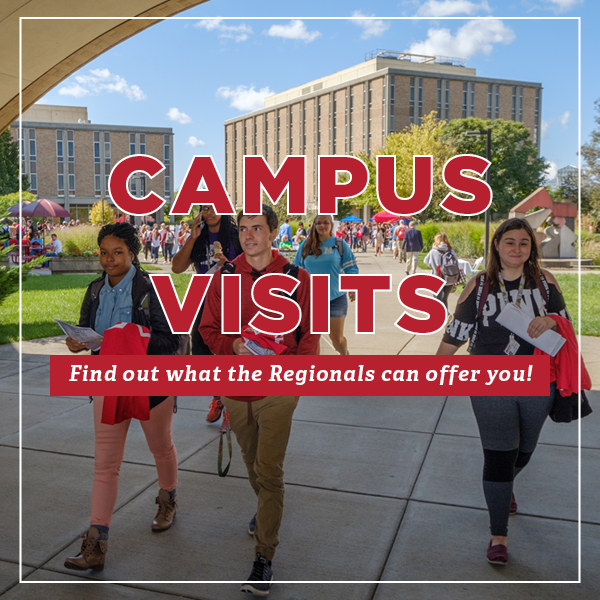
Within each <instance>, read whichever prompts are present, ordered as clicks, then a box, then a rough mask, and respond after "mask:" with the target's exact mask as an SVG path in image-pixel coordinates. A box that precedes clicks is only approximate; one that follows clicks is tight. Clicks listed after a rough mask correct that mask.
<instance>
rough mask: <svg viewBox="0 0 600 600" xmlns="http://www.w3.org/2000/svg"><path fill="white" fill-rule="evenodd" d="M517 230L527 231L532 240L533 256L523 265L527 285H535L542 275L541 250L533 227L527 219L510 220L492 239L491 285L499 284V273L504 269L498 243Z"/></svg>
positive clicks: (489, 268) (489, 272)
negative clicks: (510, 232)
mask: <svg viewBox="0 0 600 600" xmlns="http://www.w3.org/2000/svg"><path fill="white" fill-rule="evenodd" d="M516 229H523V230H524V231H526V232H527V235H529V239H530V240H531V254H530V255H529V258H528V259H527V260H526V261H525V264H524V265H523V273H525V279H526V281H527V283H529V284H532V285H535V284H536V282H537V281H539V279H540V277H541V275H542V268H541V266H540V249H539V247H538V243H537V238H536V237H535V233H534V231H533V229H532V228H531V225H530V224H529V223H528V222H527V221H526V220H525V219H508V220H507V221H504V223H502V224H501V225H500V227H498V229H496V231H495V233H494V236H493V237H492V241H491V242H490V254H489V258H488V266H487V269H486V273H487V276H488V277H489V280H490V284H491V285H494V284H496V283H499V278H498V273H500V270H501V268H502V265H501V263H500V254H499V253H498V250H497V249H496V243H498V244H499V243H500V240H501V239H502V236H503V235H504V234H505V233H508V232H509V231H514V230H516Z"/></svg>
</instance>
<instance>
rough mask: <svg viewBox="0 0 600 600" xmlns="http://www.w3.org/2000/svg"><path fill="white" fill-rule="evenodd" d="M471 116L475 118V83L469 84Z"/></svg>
mask: <svg viewBox="0 0 600 600" xmlns="http://www.w3.org/2000/svg"><path fill="white" fill-rule="evenodd" d="M471 116H472V117H474V116H475V82H474V81H473V82H471Z"/></svg>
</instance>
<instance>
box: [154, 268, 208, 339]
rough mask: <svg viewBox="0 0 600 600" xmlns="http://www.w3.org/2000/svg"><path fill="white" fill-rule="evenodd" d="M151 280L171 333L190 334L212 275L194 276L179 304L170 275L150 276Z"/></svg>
mask: <svg viewBox="0 0 600 600" xmlns="http://www.w3.org/2000/svg"><path fill="white" fill-rule="evenodd" d="M150 279H151V280H152V284H153V285H154V289H155V290H156V295H157V296H158V299H159V301H160V305H161V306H162V309H163V312H164V313H165V317H166V319H167V322H168V323H169V327H170V328H171V331H172V332H173V333H190V331H191V329H192V325H193V324H194V321H195V320H196V317H197V316H198V311H199V310H200V306H201V305H202V302H203V301H204V296H205V295H206V290H207V289H208V285H209V283H210V280H211V279H212V275H197V274H194V275H192V278H191V279H190V283H189V285H188V288H187V291H186V292H185V296H184V297H183V302H179V298H178V297H177V292H176V291H175V286H174V285H173V281H172V279H171V276H170V275H150Z"/></svg>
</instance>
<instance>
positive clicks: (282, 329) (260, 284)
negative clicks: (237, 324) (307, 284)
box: [249, 273, 302, 335]
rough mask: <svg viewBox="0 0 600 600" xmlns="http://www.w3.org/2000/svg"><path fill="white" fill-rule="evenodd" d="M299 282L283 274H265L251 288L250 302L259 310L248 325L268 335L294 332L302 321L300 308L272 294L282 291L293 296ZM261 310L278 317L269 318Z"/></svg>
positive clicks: (291, 301)
mask: <svg viewBox="0 0 600 600" xmlns="http://www.w3.org/2000/svg"><path fill="white" fill-rule="evenodd" d="M299 285H300V282H299V281H298V280H297V279H296V278H294V277H292V276H291V275H284V274H283V273H267V274H266V275H263V276H262V277H260V278H259V279H257V280H256V281H255V282H254V285H253V286H252V301H253V302H254V304H255V305H256V306H258V308H259V309H261V310H259V311H258V312H257V313H256V314H255V315H254V317H252V320H251V321H250V323H249V325H250V326H252V327H254V328H255V329H258V330H259V331H262V332H263V333H268V334H270V335H284V334H286V333H290V331H294V329H296V327H298V325H299V323H300V320H301V319H302V311H301V310H300V307H299V306H298V305H297V304H296V303H295V302H294V301H293V300H292V299H291V298H287V297H286V296H280V295H279V294H275V293H273V292H277V291H282V292H285V293H286V294H289V295H291V294H293V293H294V290H295V289H296V288H297V287H298V286H299ZM263 310H266V311H269V312H271V313H275V314H276V315H279V316H278V317H269V316H268V315H266V314H265V313H264V312H262V311H263Z"/></svg>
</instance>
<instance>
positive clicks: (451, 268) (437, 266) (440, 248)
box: [424, 233, 461, 309]
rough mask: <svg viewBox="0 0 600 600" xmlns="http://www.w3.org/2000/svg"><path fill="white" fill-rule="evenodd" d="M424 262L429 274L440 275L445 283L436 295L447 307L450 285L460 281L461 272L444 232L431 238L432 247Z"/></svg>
mask: <svg viewBox="0 0 600 600" xmlns="http://www.w3.org/2000/svg"><path fill="white" fill-rule="evenodd" d="M424 262H425V264H426V265H427V266H428V267H431V274H432V275H437V276H438V277H441V278H442V279H443V280H444V281H445V282H446V285H444V287H443V288H442V289H441V291H440V293H439V294H438V295H437V298H438V300H441V301H442V302H443V303H444V306H445V307H446V309H447V308H448V296H450V292H451V291H452V287H453V286H455V285H456V284H458V283H460V281H461V273H460V269H459V268H458V257H457V256H456V252H454V250H452V246H451V245H450V242H449V240H448V238H447V236H446V234H445V233H437V234H436V235H435V237H434V238H433V247H432V248H431V250H430V252H429V254H428V255H427V256H426V257H425V260H424Z"/></svg>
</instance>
